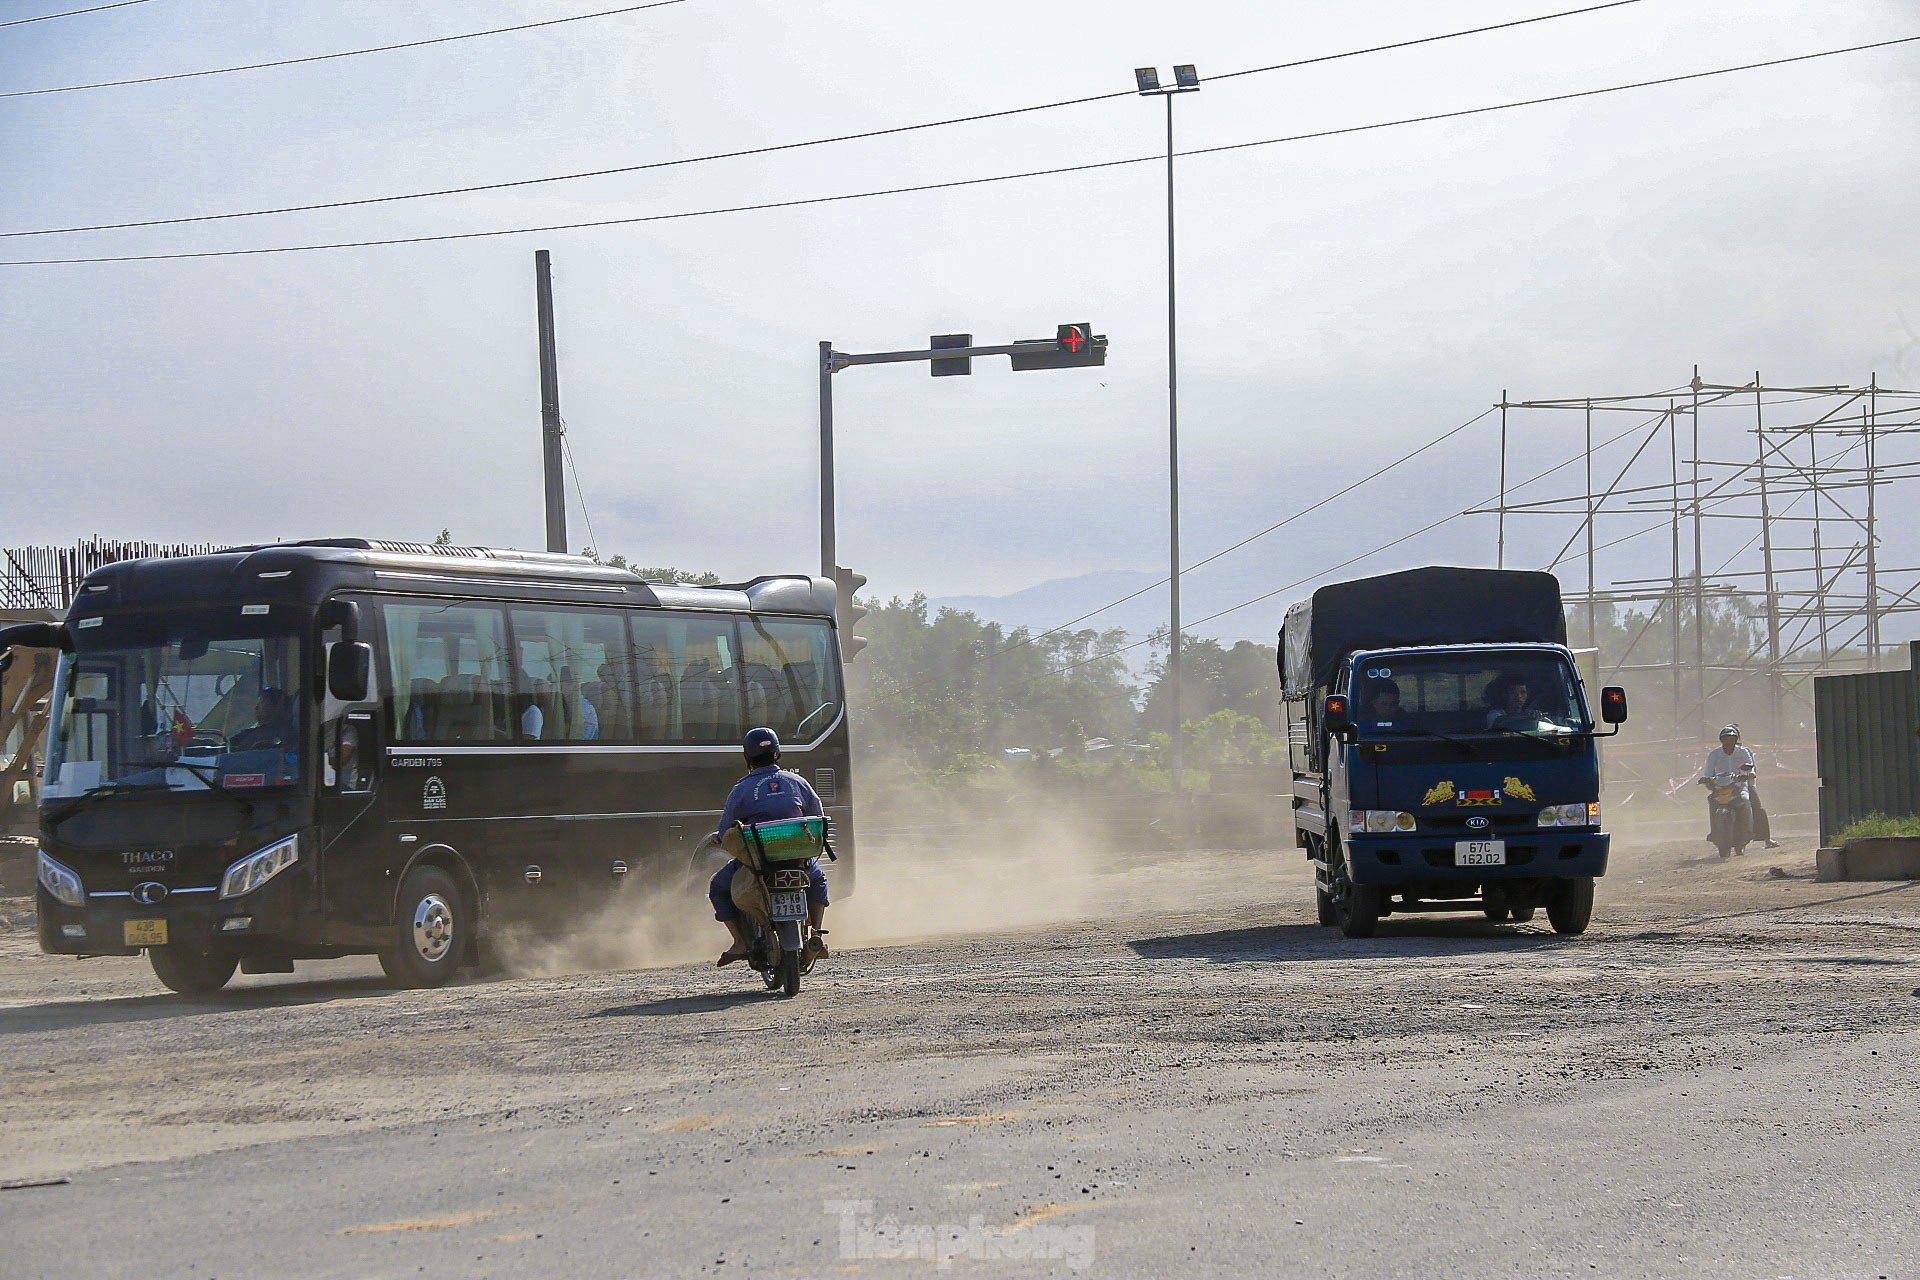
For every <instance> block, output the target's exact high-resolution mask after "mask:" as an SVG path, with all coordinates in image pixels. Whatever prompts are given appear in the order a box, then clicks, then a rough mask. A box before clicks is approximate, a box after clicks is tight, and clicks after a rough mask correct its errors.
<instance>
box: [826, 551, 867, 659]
mask: <svg viewBox="0 0 1920 1280" xmlns="http://www.w3.org/2000/svg"><path fill="white" fill-rule="evenodd" d="M866 585H867V575H866V574H864V573H855V572H854V571H853V570H851V569H848V568H844V567H842V566H840V565H835V566H834V568H833V594H834V602H833V618H834V621H835V622H836V623H837V624H838V625H839V629H840V658H841V660H842V661H845V662H851V661H852V660H853V656H854V655H855V654H856V653H859V652H860V651H861V650H862V649H864V648H866V647H867V642H866V641H865V640H863V639H861V638H860V637H859V636H857V635H855V634H853V629H854V628H855V627H856V626H858V625H860V619H862V618H864V617H866V616H867V611H866V608H865V607H864V606H862V605H858V604H855V603H854V599H853V593H854V592H856V591H858V590H859V589H860V588H862V587H864V586H866Z"/></svg>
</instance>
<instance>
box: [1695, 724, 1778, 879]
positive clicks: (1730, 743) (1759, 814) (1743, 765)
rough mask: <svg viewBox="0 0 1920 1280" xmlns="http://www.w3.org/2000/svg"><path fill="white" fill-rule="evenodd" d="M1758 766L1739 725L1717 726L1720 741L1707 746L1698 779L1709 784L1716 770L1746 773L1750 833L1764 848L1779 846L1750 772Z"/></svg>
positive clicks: (1758, 787) (1757, 784)
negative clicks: (1750, 815)
mask: <svg viewBox="0 0 1920 1280" xmlns="http://www.w3.org/2000/svg"><path fill="white" fill-rule="evenodd" d="M1757 768H1758V765H1757V763H1756V762H1755V760H1754V758H1753V752H1752V751H1751V750H1750V749H1749V748H1747V747H1743V746H1741V745H1740V726H1739V725H1737V724H1730V725H1727V726H1726V727H1725V728H1723V729H1721V730H1720V745H1719V746H1718V747H1712V748H1709V749H1708V751H1707V762H1706V764H1705V765H1703V766H1702V767H1701V770H1700V783H1701V785H1702V786H1707V785H1710V783H1709V782H1708V780H1709V779H1710V778H1712V777H1713V776H1714V775H1715V774H1717V773H1731V774H1735V775H1739V774H1746V775H1748V777H1747V800H1748V803H1749V804H1750V805H1751V806H1752V808H1753V834H1754V836H1755V838H1757V839H1759V840H1762V841H1764V842H1765V843H1766V846H1767V848H1769V849H1778V848H1779V847H1780V846H1779V845H1778V844H1777V843H1775V842H1774V839H1773V824H1772V822H1771V821H1769V820H1768V818H1767V811H1766V808H1765V806H1763V805H1762V804H1761V803H1760V784H1759V782H1758V781H1757V780H1755V779H1754V778H1753V776H1752V775H1753V774H1754V772H1755V770H1756V769H1757ZM1707 838H1708V839H1709V840H1711V839H1712V838H1713V837H1712V835H1711V834H1709V835H1708V837H1707Z"/></svg>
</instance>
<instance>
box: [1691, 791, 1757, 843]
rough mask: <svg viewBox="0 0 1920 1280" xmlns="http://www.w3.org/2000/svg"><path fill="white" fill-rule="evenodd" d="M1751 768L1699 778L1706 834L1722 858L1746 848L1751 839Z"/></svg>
mask: <svg viewBox="0 0 1920 1280" xmlns="http://www.w3.org/2000/svg"><path fill="white" fill-rule="evenodd" d="M1754 776H1755V775H1754V771H1753V770H1751V769H1742V770H1740V771H1739V772H1737V773H1715V774H1711V775H1709V776H1708V777H1705V778H1702V779H1701V780H1700V785H1701V786H1703V787H1705V788H1706V789H1707V817H1708V827H1707V830H1708V832H1709V834H1708V836H1707V838H1708V839H1709V840H1711V841H1712V842H1713V847H1714V848H1715V849H1717V850H1718V851H1719V853H1720V856H1721V857H1722V858H1731V857H1733V856H1734V855H1736V854H1742V853H1745V852H1746V851H1747V845H1748V843H1749V842H1750V841H1752V839H1753V791H1752V786H1753V781H1754Z"/></svg>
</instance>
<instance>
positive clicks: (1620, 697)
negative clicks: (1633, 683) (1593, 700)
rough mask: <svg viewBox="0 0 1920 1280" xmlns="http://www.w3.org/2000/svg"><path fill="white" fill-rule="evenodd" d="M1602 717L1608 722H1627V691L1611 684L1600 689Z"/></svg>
mask: <svg viewBox="0 0 1920 1280" xmlns="http://www.w3.org/2000/svg"><path fill="white" fill-rule="evenodd" d="M1600 718H1601V719H1602V720H1604V721H1606V722H1607V723H1608V724H1625V723H1626V722H1627V691H1626V690H1625V689H1622V688H1621V687H1620V686H1619V685H1617V684H1610V685H1608V686H1607V687H1606V688H1604V689H1602V690H1601V691H1600Z"/></svg>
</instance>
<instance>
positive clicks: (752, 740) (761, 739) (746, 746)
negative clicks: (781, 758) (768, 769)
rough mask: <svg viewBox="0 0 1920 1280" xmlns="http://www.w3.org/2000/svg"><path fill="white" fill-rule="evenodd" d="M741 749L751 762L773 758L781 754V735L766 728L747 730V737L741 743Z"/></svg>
mask: <svg viewBox="0 0 1920 1280" xmlns="http://www.w3.org/2000/svg"><path fill="white" fill-rule="evenodd" d="M740 749H741V750H742V751H744V752H746V753H747V758H748V759H749V760H752V759H755V758H756V757H771V756H778V755H779V754H780V735H779V734H777V733H775V732H774V731H773V730H771V729H768V728H766V727H764V726H763V727H761V728H758V729H749V730H747V736H746V737H745V738H744V739H743V740H742V741H741V743H740Z"/></svg>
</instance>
